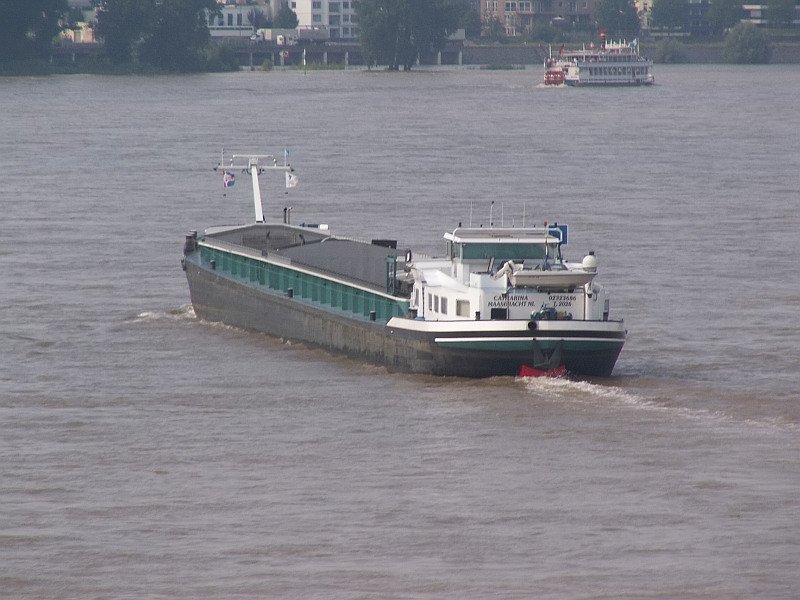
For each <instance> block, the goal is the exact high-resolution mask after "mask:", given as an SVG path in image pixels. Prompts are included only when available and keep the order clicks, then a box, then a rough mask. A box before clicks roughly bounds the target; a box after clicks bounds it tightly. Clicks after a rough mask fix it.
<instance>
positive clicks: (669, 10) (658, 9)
mask: <svg viewBox="0 0 800 600" xmlns="http://www.w3.org/2000/svg"><path fill="white" fill-rule="evenodd" d="M652 16H653V25H656V26H657V27H665V28H667V29H679V28H681V27H684V26H685V25H686V21H687V19H688V18H689V0H654V2H653V13H652Z"/></svg>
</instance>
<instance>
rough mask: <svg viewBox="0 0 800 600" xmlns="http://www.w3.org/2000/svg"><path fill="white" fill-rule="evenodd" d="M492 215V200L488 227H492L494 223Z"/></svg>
mask: <svg viewBox="0 0 800 600" xmlns="http://www.w3.org/2000/svg"><path fill="white" fill-rule="evenodd" d="M493 213H494V200H492V203H491V204H490V205H489V227H494V221H492V214H493Z"/></svg>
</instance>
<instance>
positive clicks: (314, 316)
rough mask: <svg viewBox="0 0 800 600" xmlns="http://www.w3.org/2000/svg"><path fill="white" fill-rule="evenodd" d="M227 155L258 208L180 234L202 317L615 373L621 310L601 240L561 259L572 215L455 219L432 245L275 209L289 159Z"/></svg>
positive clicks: (521, 366)
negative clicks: (361, 235)
mask: <svg viewBox="0 0 800 600" xmlns="http://www.w3.org/2000/svg"><path fill="white" fill-rule="evenodd" d="M223 162H224V161H223ZM223 169H224V170H225V173H226V177H227V176H228V173H231V172H234V171H236V170H239V169H241V170H242V171H243V172H245V173H247V174H249V175H250V177H251V179H252V185H253V200H254V208H255V215H256V221H255V223H251V224H247V225H239V226H225V227H211V228H208V229H206V230H205V231H204V232H203V233H202V234H198V233H197V232H194V231H193V232H190V233H189V234H188V235H187V236H186V240H185V244H184V257H183V259H182V261H181V262H182V265H183V268H184V270H185V272H186V277H187V280H188V284H189V292H190V296H191V302H192V305H193V307H194V310H195V313H196V314H197V316H198V317H199V318H201V319H203V320H207V321H215V322H222V323H226V324H228V325H232V326H235V327H241V328H244V329H249V330H254V331H260V332H264V333H267V334H269V335H272V336H277V337H280V338H284V339H290V340H297V341H301V342H305V343H307V344H310V345H314V346H318V347H321V348H324V349H327V350H329V351H332V352H337V353H343V354H346V355H348V356H350V357H353V358H355V359H358V360H364V361H368V362H370V363H375V364H379V365H384V366H385V367H387V368H388V369H389V370H391V371H401V372H410V373H424V374H432V375H446V376H459V377H491V376H503V375H511V376H516V375H519V374H520V372H521V371H522V372H524V373H526V374H529V373H531V372H532V371H542V372H545V373H546V372H550V371H557V372H563V370H564V369H565V370H566V371H567V372H569V373H571V374H573V375H577V376H601V377H606V376H609V375H611V373H612V371H613V369H614V365H615V363H616V360H617V357H618V356H619V353H620V351H621V350H622V347H623V344H624V342H625V338H626V330H625V327H624V322H623V321H622V320H617V319H612V318H611V317H610V312H609V296H608V293H607V292H606V290H605V289H604V288H603V287H601V286H599V285H598V284H597V283H596V282H595V281H594V279H595V275H596V273H597V260H596V257H595V256H594V254H593V253H589V254H587V255H586V256H585V257H584V258H583V260H582V261H581V262H578V263H571V262H567V261H566V260H565V259H564V257H563V254H562V251H563V248H564V246H566V245H567V242H568V228H567V226H566V225H559V224H552V225H548V224H546V223H544V224H542V225H541V226H538V227H535V226H534V227H520V228H505V227H499V228H495V227H487V228H484V227H477V228H473V227H461V226H459V227H456V228H454V229H453V230H452V231H450V232H447V233H445V234H444V241H445V248H446V250H445V254H444V256H442V257H439V258H432V257H427V256H422V255H417V254H415V253H413V252H412V251H411V250H405V249H400V250H398V247H397V243H396V241H394V240H372V241H371V242H367V241H360V240H354V239H351V238H347V237H340V236H335V235H333V234H332V233H331V232H330V231H328V230H327V229H326V228H325V227H324V226H307V225H293V224H291V222H290V221H291V218H290V217H289V216H288V215H287V212H286V210H284V218H283V221H282V222H267V221H266V220H265V218H264V213H263V208H262V204H261V191H260V186H259V175H261V174H262V173H265V172H268V171H278V172H280V171H284V172H286V173H290V172H291V170H292V169H291V167H290V166H289V165H288V163H286V162H284V164H283V165H278V164H277V161H276V160H275V158H274V157H272V156H267V155H234V157H233V158H232V159H231V162H230V163H229V164H227V165H225V166H224V167H223ZM290 176H291V175H287V184H288V182H289V177H290ZM291 177H293V176H291Z"/></svg>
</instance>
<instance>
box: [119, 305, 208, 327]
mask: <svg viewBox="0 0 800 600" xmlns="http://www.w3.org/2000/svg"><path fill="white" fill-rule="evenodd" d="M195 320H197V315H196V314H195V313H194V307H193V306H192V305H191V304H184V305H182V306H179V307H178V308H173V309H171V310H167V311H162V310H146V311H143V312H140V313H139V314H138V315H136V316H135V317H133V318H131V319H128V322H130V323H149V322H153V321H195Z"/></svg>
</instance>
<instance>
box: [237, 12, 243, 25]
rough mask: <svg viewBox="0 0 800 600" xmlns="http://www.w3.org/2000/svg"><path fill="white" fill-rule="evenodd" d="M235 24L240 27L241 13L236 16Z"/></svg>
mask: <svg viewBox="0 0 800 600" xmlns="http://www.w3.org/2000/svg"><path fill="white" fill-rule="evenodd" d="M236 24H237V25H241V24H242V13H239V14H238V15H236Z"/></svg>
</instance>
